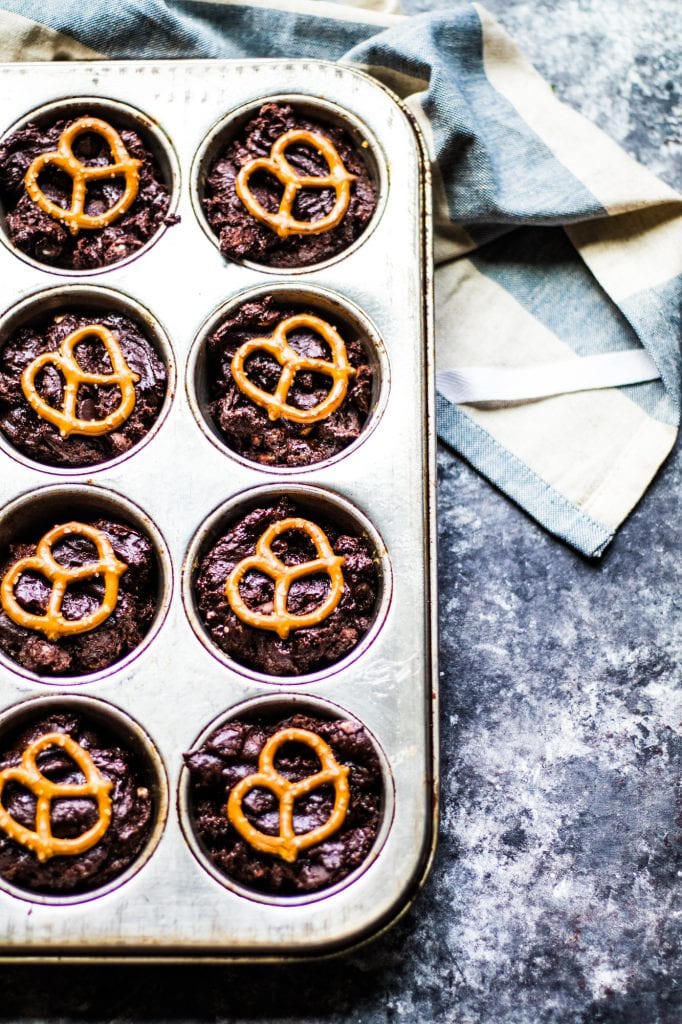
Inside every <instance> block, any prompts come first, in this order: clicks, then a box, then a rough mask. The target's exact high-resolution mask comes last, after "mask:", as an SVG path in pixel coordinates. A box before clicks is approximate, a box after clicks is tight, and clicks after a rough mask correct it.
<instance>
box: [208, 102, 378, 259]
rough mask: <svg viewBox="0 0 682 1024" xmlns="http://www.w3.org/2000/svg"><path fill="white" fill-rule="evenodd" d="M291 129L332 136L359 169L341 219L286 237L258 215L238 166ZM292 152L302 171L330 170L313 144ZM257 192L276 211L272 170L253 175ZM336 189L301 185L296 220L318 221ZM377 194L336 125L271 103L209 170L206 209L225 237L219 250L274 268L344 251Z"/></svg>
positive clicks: (278, 190)
mask: <svg viewBox="0 0 682 1024" xmlns="http://www.w3.org/2000/svg"><path fill="white" fill-rule="evenodd" d="M292 129H307V130H308V131H313V132H318V133H319V134H321V135H324V136H325V138H327V139H329V140H331V142H332V143H333V144H334V146H335V147H336V150H337V152H338V154H339V156H340V157H341V160H342V161H343V164H344V166H345V168H346V170H347V171H349V172H350V173H351V174H354V175H355V176H356V177H355V180H354V181H353V183H352V185H351V199H350V204H349V207H348V210H347V211H346V214H345V216H344V217H343V220H342V221H341V223H340V224H338V225H337V226H336V227H335V228H332V229H330V230H329V231H323V232H321V233H320V234H316V235H289V237H288V238H280V237H279V236H278V235H277V234H275V232H274V231H273V230H272V229H271V228H269V227H268V226H267V225H265V224H261V223H260V222H258V221H257V220H255V219H254V218H253V217H252V216H251V214H250V213H249V211H248V210H247V209H246V207H245V206H244V204H243V203H242V201H241V199H240V198H239V197H238V195H237V193H236V191H235V187H234V183H235V179H236V177H237V174H238V173H239V170H240V169H241V168H242V167H243V166H244V165H245V164H247V163H249V162H250V161H251V160H253V159H255V158H257V157H269V156H270V150H271V148H272V145H273V143H274V142H276V141H277V139H278V138H279V137H280V136H281V135H283V134H284V133H285V132H288V131H291V130H292ZM286 157H287V160H288V161H289V163H290V164H291V166H292V167H293V168H294V169H295V170H296V171H297V172H298V174H299V175H312V176H315V177H320V176H323V175H326V174H327V173H328V166H327V163H326V161H325V159H324V157H323V156H321V155H320V154H319V153H317V151H316V150H315V149H313V148H312V147H311V146H309V145H307V144H300V143H296V144H294V145H292V146H290V147H288V149H287V151H286ZM250 185H251V191H252V193H253V195H254V196H255V198H256V199H257V200H258V202H259V203H260V205H261V206H262V207H263V208H264V209H266V210H268V211H269V212H270V211H271V212H276V211H277V209H278V207H279V202H280V198H281V196H282V185H281V184H280V182H279V181H278V180H277V179H276V178H275V177H273V175H271V174H268V173H267V172H258V173H257V174H254V175H253V177H252V179H251V183H250ZM334 201H335V193H334V190H333V189H330V188H303V189H301V190H300V191H299V193H298V196H297V198H296V201H295V203H294V206H293V210H292V213H293V215H294V217H296V219H298V220H306V221H315V220H320V219H321V218H322V217H324V216H326V215H327V214H328V213H329V212H330V210H331V209H332V208H333V206H334ZM376 204H377V195H376V189H375V187H374V184H373V182H372V180H371V177H370V174H369V170H368V168H367V165H366V163H365V161H364V159H363V157H362V156H361V155H360V153H359V152H358V147H357V145H356V144H355V143H354V142H353V140H352V138H351V136H350V134H349V133H348V132H347V131H345V130H344V129H343V128H340V127H337V126H336V125H331V124H323V123H322V122H320V121H317V120H314V119H313V118H310V117H308V116H307V115H304V114H303V113H301V112H300V111H298V110H295V109H293V108H292V107H290V106H288V105H287V104H277V103H265V104H263V106H262V107H261V108H260V110H259V112H258V114H257V116H256V117H254V118H252V120H250V121H249V122H248V123H247V124H246V125H245V127H244V128H243V129H242V130H241V132H240V133H239V134H238V135H237V136H236V138H234V139H232V141H231V142H230V143H229V144H228V145H227V146H226V148H225V150H224V151H223V152H222V153H220V154H219V156H218V158H217V159H216V160H215V161H214V163H213V164H212V165H211V167H210V168H209V172H208V175H207V178H206V187H205V194H204V209H205V211H206V216H207V218H208V221H209V224H210V225H211V227H212V228H213V230H214V232H215V233H216V235H217V236H218V238H219V240H220V250H221V252H222V253H224V254H225V255H226V256H229V257H231V258H233V259H237V260H242V259H247V260H253V261H254V262H256V263H262V264H265V265H266V266H271V267H307V266H310V265H311V264H313V263H321V262H322V261H323V260H327V259H329V258H330V257H332V256H335V255H336V254H337V253H340V252H343V250H344V249H347V248H348V247H349V246H350V245H352V244H353V242H354V241H355V240H356V238H358V237H359V236H360V235H361V234H362V233H363V231H364V230H365V228H366V227H367V225H368V224H369V221H370V220H371V218H372V214H373V213H374V210H375V209H376Z"/></svg>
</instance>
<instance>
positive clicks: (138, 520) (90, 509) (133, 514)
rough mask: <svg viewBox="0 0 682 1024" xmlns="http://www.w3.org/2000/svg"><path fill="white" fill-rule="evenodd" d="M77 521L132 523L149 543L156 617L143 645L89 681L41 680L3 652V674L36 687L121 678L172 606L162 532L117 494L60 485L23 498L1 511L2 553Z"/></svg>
mask: <svg viewBox="0 0 682 1024" xmlns="http://www.w3.org/2000/svg"><path fill="white" fill-rule="evenodd" d="M78 516H83V517H84V518H86V519H87V518H94V517H96V516H108V517H111V518H112V519H114V520H120V521H121V522H123V523H128V524H129V525H130V526H132V527H134V528H135V529H137V530H139V531H140V532H141V533H143V534H145V535H146V536H147V537H148V538H149V540H150V541H151V543H152V546H153V549H154V554H155V560H156V572H157V595H156V611H155V613H154V617H153V619H152V621H151V623H150V626H149V629H148V630H147V632H146V634H145V636H144V638H143V640H142V642H141V643H140V644H139V645H138V646H137V647H135V648H134V649H133V650H132V651H129V652H128V653H127V654H126V655H125V656H124V657H123V658H121V659H120V660H119V661H114V662H112V664H111V665H108V666H107V667H106V668H103V669H101V670H100V671H99V672H92V673H89V674H87V675H61V676H44V675H38V674H37V673H36V672H31V671H30V670H29V669H25V668H24V667H23V666H22V665H20V664H18V662H16V661H13V660H12V659H11V658H10V657H9V656H8V655H7V654H5V652H4V651H0V665H2V666H3V667H4V668H5V669H7V670H9V671H11V672H13V673H15V674H17V675H19V676H23V677H24V678H25V679H30V680H31V681H32V682H36V683H44V684H46V685H48V686H62V687H63V686H64V685H69V686H73V685H80V684H82V683H92V682H95V681H97V680H99V679H102V678H104V677H105V676H109V675H111V674H113V673H120V672H121V671H122V670H123V669H125V668H126V667H127V666H128V665H129V664H130V663H131V661H133V660H134V659H135V658H138V657H139V656H140V655H141V654H142V652H143V651H145V650H146V649H147V648H148V647H149V645H150V644H151V643H152V641H153V640H154V637H155V636H156V635H157V633H158V632H159V630H160V629H161V626H162V625H163V622H164V619H165V617H166V614H167V612H168V607H169V605H170V601H171V595H172V588H173V570H172V565H171V559H170V554H169V552H168V548H167V546H166V543H165V541H164V539H163V537H162V535H161V533H160V531H159V529H158V527H157V526H156V525H155V524H154V523H153V522H152V520H151V519H150V518H149V517H148V516H147V515H145V513H144V512H143V511H142V509H140V508H138V507H137V506H136V505H133V503H132V502H130V501H128V500H127V499H126V498H123V497H121V496H120V495H118V494H115V493H114V492H113V491H109V490H104V489H103V488H101V487H94V486H87V485H76V484H57V485H55V486H52V487H43V488H41V489H40V490H37V491H31V492H29V493H27V494H22V495H21V496H20V497H18V498H16V499H15V500H14V501H12V502H10V503H9V505H6V506H5V507H4V508H3V509H2V510H0V552H4V551H5V550H6V549H7V547H8V545H9V544H11V543H12V542H13V541H16V540H18V539H20V538H21V537H23V536H27V535H30V534H31V533H38V531H39V530H41V529H42V528H43V527H44V528H45V530H47V529H49V528H50V526H52V525H54V524H55V523H59V522H63V523H65V522H69V521H70V520H71V519H74V518H77V517H78Z"/></svg>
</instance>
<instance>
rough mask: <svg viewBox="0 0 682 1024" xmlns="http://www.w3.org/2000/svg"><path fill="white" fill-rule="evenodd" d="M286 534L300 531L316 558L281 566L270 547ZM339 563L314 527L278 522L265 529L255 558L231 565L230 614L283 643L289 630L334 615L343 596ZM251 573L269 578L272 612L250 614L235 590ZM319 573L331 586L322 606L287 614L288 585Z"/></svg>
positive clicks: (296, 521)
mask: <svg viewBox="0 0 682 1024" xmlns="http://www.w3.org/2000/svg"><path fill="white" fill-rule="evenodd" d="M288 530H300V531H301V532H302V533H306V534H307V535H308V537H310V539H311V541H312V542H313V544H314V545H315V550H316V552H317V556H318V557H317V558H315V559H313V560H312V561H310V562H301V563H300V564H299V565H285V563H284V562H282V561H281V560H280V559H279V558H278V557H277V555H276V554H274V552H273V550H272V547H271V545H272V542H273V541H274V540H276V538H277V537H279V536H280V535H281V534H283V533H286V532H287V531H288ZM343 563H344V558H343V557H342V556H339V555H335V554H334V552H333V550H332V547H331V544H330V543H329V540H328V539H327V535H326V533H325V532H324V531H323V530H322V529H320V527H319V526H317V525H316V524H315V523H311V522H310V521H309V520H308V519H299V518H296V517H292V518H290V519H279V520H278V521H277V522H275V523H272V524H271V525H270V526H268V528H267V530H265V532H264V533H263V534H261V536H260V537H259V538H258V541H257V542H256V552H255V554H253V555H249V556H248V557H247V558H244V559H242V561H241V562H238V563H237V565H235V567H234V569H233V570H232V572H231V573H230V575H229V576H228V578H227V583H226V585H225V593H226V595H227V600H228V601H229V603H230V607H231V608H232V611H233V612H234V613H235V615H236V616H237V618H239V619H241V621H242V622H245V623H246V624H247V625H249V626H255V627H256V629H270V630H273V631H274V632H275V633H277V635H278V636H279V637H280V638H281V639H282V640H286V638H287V637H288V636H289V633H290V632H291V630H292V629H303V628H304V627H305V626H316V625H317V624H318V623H320V622H322V621H323V620H324V619H326V618H327V616H329V615H331V613H332V612H333V611H334V609H335V608H336V606H337V605H338V603H339V601H340V600H341V596H342V594H343V587H344V581H343V573H342V571H341V566H342V565H343ZM251 569H257V570H258V571H259V572H262V573H264V574H265V575H266V576H269V577H270V579H271V580H272V581H273V583H274V584H275V593H274V598H273V610H272V612H270V613H267V614H266V613H264V612H257V611H254V610H253V609H251V608H249V607H248V605H247V604H246V603H245V602H244V600H243V598H242V596H241V593H240V591H239V586H240V584H241V581H242V580H243V578H244V576H245V575H246V573H247V572H249V570H251ZM320 572H324V573H326V574H327V575H328V576H329V582H330V584H331V586H330V590H329V593H328V594H327V597H326V598H325V600H324V601H323V602H322V604H320V605H318V607H317V608H314V609H313V611H311V612H308V613H307V614H305V615H294V614H293V613H292V612H289V611H287V600H288V597H289V588H290V587H291V584H292V583H294V582H295V581H296V580H298V579H301V577H303V576H312V575H313V574H314V573H320Z"/></svg>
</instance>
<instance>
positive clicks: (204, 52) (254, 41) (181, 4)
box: [2, 0, 378, 60]
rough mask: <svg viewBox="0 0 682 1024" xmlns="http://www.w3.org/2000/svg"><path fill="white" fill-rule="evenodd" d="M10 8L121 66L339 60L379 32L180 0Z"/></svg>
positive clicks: (9, 0)
mask: <svg viewBox="0 0 682 1024" xmlns="http://www.w3.org/2000/svg"><path fill="white" fill-rule="evenodd" d="M2 6H3V7H4V8H5V9H6V10H8V11H13V12H15V13H16V14H21V15H23V16H24V17H27V18H32V19H33V20H34V21H37V22H39V23H41V24H43V25H47V26H48V27H50V28H52V29H54V30H55V31H58V32H65V33H66V34H67V35H69V36H71V37H72V38H74V39H77V40H78V41H79V42H80V43H82V44H83V45H85V46H89V47H91V48H92V49H94V50H98V51H99V52H100V53H103V54H105V55H106V56H108V57H111V58H113V59H116V60H119V59H120V60H131V59H134V58H136V59H140V60H141V59H144V58H172V57H187V58H191V57H223V58H238V57H242V58H243V57H264V56H268V57H318V58H326V59H328V60H337V59H338V58H339V57H341V56H342V55H343V54H344V53H345V52H346V50H348V49H349V48H350V47H352V46H355V45H356V44H357V43H359V42H360V41H361V40H363V39H365V38H367V36H369V35H373V34H374V33H376V32H377V31H378V28H377V26H375V25H371V24H370V25H368V24H362V23H355V22H352V21H341V20H339V21H337V20H336V19H335V18H328V17H311V16H309V15H301V14H294V13H292V12H289V11H280V10H276V9H275V8H260V7H241V6H238V5H233V4H227V5H225V4H205V3H192V2H191V0H176V2H174V3H173V5H172V7H171V6H170V5H169V4H167V3H165V2H163V0H135V2H131V0H116V2H114V3H107V2H104V0H88V3H87V4H83V2H82V0H60V2H59V3H45V2H44V0H3V4H2Z"/></svg>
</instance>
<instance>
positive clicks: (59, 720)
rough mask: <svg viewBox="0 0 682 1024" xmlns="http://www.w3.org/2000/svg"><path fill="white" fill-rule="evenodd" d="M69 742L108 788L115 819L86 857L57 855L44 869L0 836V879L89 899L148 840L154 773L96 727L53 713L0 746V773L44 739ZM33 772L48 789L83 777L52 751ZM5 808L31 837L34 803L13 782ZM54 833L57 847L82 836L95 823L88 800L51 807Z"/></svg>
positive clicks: (75, 716)
mask: <svg viewBox="0 0 682 1024" xmlns="http://www.w3.org/2000/svg"><path fill="white" fill-rule="evenodd" d="M52 732H61V733H65V734H67V735H69V736H71V738H72V739H74V740H75V741H76V742H77V743H78V744H79V745H80V746H81V747H83V749H84V750H86V751H87V753H88V754H89V756H90V758H91V759H92V761H93V763H94V764H95V767H96V768H97V769H98V770H99V772H100V773H101V774H102V775H103V776H104V777H105V778H106V779H108V780H109V781H110V782H112V783H113V788H112V789H111V791H110V794H109V795H110V798H111V804H112V817H111V824H110V825H109V828H108V829H107V831H106V832H105V833H104V835H103V837H102V838H101V839H100V840H99V841H98V842H97V843H96V844H95V845H94V846H92V847H91V848H90V849H89V850H86V851H85V852H84V853H81V854H75V855H73V856H72V855H57V856H55V857H51V858H50V859H49V860H47V861H45V862H43V863H41V862H40V861H39V860H38V858H37V857H36V855H35V854H34V853H32V852H31V851H30V850H29V849H27V847H25V846H23V845H22V844H21V843H18V842H16V841H15V840H14V839H10V837H9V836H8V835H7V834H6V833H5V832H4V830H3V829H1V828H0V876H2V877H3V878H4V879H5V880H6V881H7V882H11V883H12V884H13V885H16V886H18V887H19V888H21V889H28V890H30V891H32V892H36V893H52V894H63V895H67V894H72V893H74V894H75V893H81V892H89V891H90V890H92V889H96V888H99V887H100V886H102V885H105V884H106V883H107V882H109V881H111V879H113V878H116V877H117V875H120V874H121V873H122V872H123V871H125V870H126V868H127V867H128V866H129V865H130V864H132V862H133V861H134V860H135V859H136V857H137V856H138V855H139V853H140V852H141V850H142V848H143V847H144V845H145V842H146V840H147V837H148V836H149V833H150V830H151V827H152V822H153V814H154V799H153V796H152V793H153V780H152V773H151V769H150V768H149V766H148V765H147V764H146V762H145V761H144V760H143V758H142V757H141V756H138V754H137V753H136V752H134V751H132V750H130V749H127V748H126V746H125V745H122V744H121V742H120V740H119V738H118V737H117V736H115V735H114V734H113V733H111V734H110V733H109V731H108V730H107V729H104V728H103V727H102V726H100V725H99V723H98V724H93V723H91V722H89V721H86V720H85V718H83V717H82V716H81V715H79V714H74V713H71V712H70V711H64V712H53V713H49V714H47V715H45V716H44V717H42V718H40V719H39V720H38V721H36V722H35V723H34V724H32V725H30V726H28V727H26V728H24V729H22V730H21V732H20V733H19V734H18V735H16V736H14V737H13V738H10V739H9V740H5V741H1V742H0V749H1V752H0V771H1V770H4V769H5V768H9V767H16V766H18V765H19V764H20V763H21V756H22V754H23V752H24V750H25V749H26V747H27V746H28V745H29V744H30V743H33V742H34V741H35V740H37V739H38V738H39V737H41V736H44V735H46V734H47V733H52ZM37 765H38V768H39V769H40V771H41V772H42V773H44V774H45V775H46V777H47V778H49V779H50V780H51V781H52V782H55V783H58V784H61V785H65V784H66V785H70V784H82V783H83V782H84V779H83V776H82V774H81V772H80V769H79V768H78V766H77V765H76V763H75V762H74V761H72V759H71V758H70V757H69V756H68V754H66V753H65V752H64V751H63V750H62V749H61V748H58V747H49V748H47V749H46V750H45V751H44V752H43V753H41V754H39V755H38V758H37ZM2 802H3V805H4V807H5V808H6V809H7V811H8V812H9V814H10V815H11V816H12V818H14V820H15V821H17V822H18V823H19V824H21V825H23V826H24V827H25V828H28V829H31V830H34V829H35V798H34V797H33V795H32V794H31V793H30V791H29V790H28V789H26V788H25V787H24V786H22V785H19V784H17V783H16V782H8V783H7V784H6V786H5V789H4V792H3V796H2ZM50 820H51V826H52V833H53V835H54V836H55V837H57V838H60V839H72V838H76V837H77V836H80V835H82V834H83V833H84V832H86V831H87V830H88V829H89V828H91V827H92V826H93V825H94V824H96V822H97V820H98V815H97V805H96V802H95V801H94V800H93V799H92V798H88V797H86V796H79V797H75V798H66V797H59V798H58V799H56V800H54V801H52V805H51V815H50Z"/></svg>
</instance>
